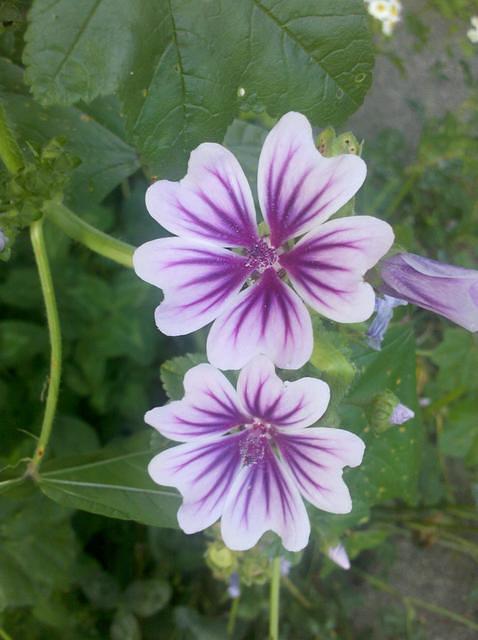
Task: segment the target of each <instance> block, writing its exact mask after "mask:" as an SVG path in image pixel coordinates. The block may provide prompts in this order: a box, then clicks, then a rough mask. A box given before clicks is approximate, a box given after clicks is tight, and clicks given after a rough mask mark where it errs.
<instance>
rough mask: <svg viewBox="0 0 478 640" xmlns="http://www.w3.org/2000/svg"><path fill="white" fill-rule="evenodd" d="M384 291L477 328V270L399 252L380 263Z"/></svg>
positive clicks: (465, 326) (459, 323)
mask: <svg viewBox="0 0 478 640" xmlns="http://www.w3.org/2000/svg"><path fill="white" fill-rule="evenodd" d="M381 276H382V279H383V285H382V287H381V290H382V292H383V293H385V294H387V295H390V296H394V297H395V298H401V299H403V300H406V301H407V302H410V303H411V304H415V305H417V306H419V307H422V308H423V309H427V310H428V311H433V313H437V314H439V315H442V316H445V318H448V319H449V320H451V321H452V322H454V323H455V324H458V325H460V326H461V327H464V328H465V329H468V331H478V271H475V270H473V269H463V268H462V267H455V266H454V265H451V264H445V263H442V262H438V261H436V260H430V259H428V258H423V257H422V256H418V255H415V254H413V253H398V254H396V255H394V256H392V257H391V258H388V259H387V260H384V262H383V263H382V265H381Z"/></svg>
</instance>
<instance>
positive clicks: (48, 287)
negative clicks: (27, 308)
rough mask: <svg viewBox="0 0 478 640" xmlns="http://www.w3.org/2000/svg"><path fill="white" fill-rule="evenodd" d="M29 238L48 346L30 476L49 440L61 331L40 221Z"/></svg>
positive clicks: (56, 389) (58, 378)
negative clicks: (42, 402)
mask: <svg viewBox="0 0 478 640" xmlns="http://www.w3.org/2000/svg"><path fill="white" fill-rule="evenodd" d="M30 237H31V242H32V246H33V253H34V254H35V261H36V264H37V269H38V275H39V277H40V284H41V290H42V293H43V300H44V302H45V310H46V317H47V323H48V333H49V337H50V348H51V354H50V374H49V383H48V393H47V398H46V405H45V412H44V414H43V422H42V426H41V431H40V437H39V439H38V443H37V446H36V449H35V453H34V454H33V458H32V460H31V462H30V465H29V470H28V472H29V474H30V475H33V476H35V475H36V473H37V472H38V468H39V466H40V464H41V461H42V460H43V457H44V455H45V451H46V448H47V445H48V441H49V440H50V436H51V431H52V426H53V420H54V418H55V413H56V407H57V403H58V393H59V390H60V380H61V330H60V318H59V316H58V307H57V304H56V297H55V290H54V288H53V280H52V277H51V270H50V264H49V262H48V255H47V252H46V247H45V238H44V235H43V220H38V221H37V222H34V223H33V224H32V225H31V226H30Z"/></svg>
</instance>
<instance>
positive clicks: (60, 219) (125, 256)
mask: <svg viewBox="0 0 478 640" xmlns="http://www.w3.org/2000/svg"><path fill="white" fill-rule="evenodd" d="M43 211H44V212H45V215H46V216H47V217H48V219H49V220H51V221H52V222H53V223H54V224H56V225H57V226H58V227H60V229H61V230H62V231H63V232H64V233H66V235H67V236H69V237H70V238H72V239H73V240H76V241H77V242H81V244H84V245H85V247H88V248H89V249H91V250H92V251H95V252H96V253H99V254H100V255H102V256H104V257H105V258H109V259H110V260H113V261H114V262H118V263H119V264H122V265H123V266H125V267H130V268H131V267H132V266H133V252H134V249H135V248H134V247H133V246H132V245H130V244H127V243H126V242H122V241H121V240H117V239H116V238H113V237H112V236H109V235H108V234H107V233H103V231H100V230H99V229H95V227H93V226H92V225H91V224H88V223H87V222H85V221H84V220H82V219H81V218H79V217H78V216H77V215H76V214H74V213H73V211H70V209H68V207H65V205H63V204H61V202H57V201H55V200H50V201H49V202H46V203H45V204H44V206H43Z"/></svg>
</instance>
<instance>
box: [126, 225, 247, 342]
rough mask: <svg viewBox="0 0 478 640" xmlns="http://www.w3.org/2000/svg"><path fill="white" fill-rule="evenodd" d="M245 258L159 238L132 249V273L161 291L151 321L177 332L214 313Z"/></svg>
mask: <svg viewBox="0 0 478 640" xmlns="http://www.w3.org/2000/svg"><path fill="white" fill-rule="evenodd" d="M246 261H247V259H246V258H245V257H243V256H240V255H238V254H236V253H233V252H232V251H228V250H227V249H222V248H220V247H214V246H213V245H210V244H207V243H205V242H200V241H198V240H183V239H182V238H162V239H160V240H152V241H151V242H146V243H145V244H143V245H141V246H140V247H139V248H138V249H136V251H135V253H134V258H133V262H134V269H135V271H136V273H137V275H138V276H139V277H140V278H142V279H143V280H145V281H146V282H149V283H150V284H153V285H155V286H156V287H160V288H161V289H162V290H163V291H164V301H163V302H162V303H161V304H160V305H159V307H157V309H156V314H155V317H156V324H157V325H158V328H159V329H160V330H161V331H162V332H163V333H165V334H166V335H168V336H180V335H184V334H186V333H191V332H192V331H196V329H200V328H201V327H204V326H205V325H206V324H208V323H209V322H211V321H212V320H214V319H215V318H217V317H218V316H219V315H220V314H221V313H222V312H223V311H224V309H225V308H226V307H227V305H228V304H229V302H230V300H232V299H233V298H234V296H236V295H237V294H238V292H239V291H240V289H241V287H242V285H243V284H244V282H245V281H246V279H247V277H248V275H249V274H250V272H251V268H249V267H246Z"/></svg>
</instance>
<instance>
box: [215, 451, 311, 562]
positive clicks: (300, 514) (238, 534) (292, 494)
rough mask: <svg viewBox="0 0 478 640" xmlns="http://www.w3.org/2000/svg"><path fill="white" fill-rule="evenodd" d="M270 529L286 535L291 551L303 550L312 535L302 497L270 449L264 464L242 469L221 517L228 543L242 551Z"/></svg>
mask: <svg viewBox="0 0 478 640" xmlns="http://www.w3.org/2000/svg"><path fill="white" fill-rule="evenodd" d="M269 530H272V531H275V532H276V533H277V534H278V535H279V536H280V537H281V538H282V544H283V545H284V547H285V548H286V549H287V550H288V551H300V550H301V549H303V548H304V547H305V546H306V545H307V542H308V540H309V535H310V523H309V517H308V515H307V511H306V510H305V506H304V503H303V501H302V498H301V497H300V494H299V492H298V491H297V488H296V486H295V484H294V482H293V480H292V478H291V477H290V475H289V474H288V473H287V471H286V470H285V469H284V467H283V466H282V465H281V464H280V462H279V461H278V460H277V458H276V457H275V456H274V454H273V453H272V451H271V450H270V448H268V450H267V454H266V456H265V458H264V460H263V461H262V462H261V463H256V464H252V465H250V466H243V467H242V469H241V470H240V471H239V473H238V475H237V477H236V479H235V481H234V484H233V485H232V487H231V490H230V491H229V494H228V497H227V500H226V504H225V506H224V512H223V515H222V520H221V531H222V537H223V539H224V543H225V544H226V545H227V546H228V547H229V548H230V549H235V550H238V551H242V550H245V549H250V548H251V547H253V546H254V545H255V544H256V542H258V540H259V538H260V537H261V536H262V535H263V534H264V533H265V532H266V531H269Z"/></svg>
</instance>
